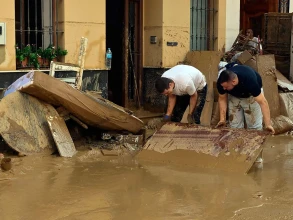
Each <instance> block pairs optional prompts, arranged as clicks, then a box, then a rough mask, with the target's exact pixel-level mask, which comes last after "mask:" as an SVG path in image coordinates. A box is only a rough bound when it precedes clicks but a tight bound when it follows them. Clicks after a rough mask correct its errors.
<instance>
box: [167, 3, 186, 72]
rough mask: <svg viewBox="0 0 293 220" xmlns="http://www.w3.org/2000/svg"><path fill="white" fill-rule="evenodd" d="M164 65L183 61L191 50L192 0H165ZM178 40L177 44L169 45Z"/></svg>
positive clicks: (168, 65)
mask: <svg viewBox="0 0 293 220" xmlns="http://www.w3.org/2000/svg"><path fill="white" fill-rule="evenodd" d="M162 24H163V66H164V67H172V66H175V65H176V64H178V62H179V61H183V60H184V58H185V56H186V54H187V52H188V51H189V50H190V0H180V1H178V0H164V1H163V23H162ZM167 42H177V43H178V45H177V46H167Z"/></svg>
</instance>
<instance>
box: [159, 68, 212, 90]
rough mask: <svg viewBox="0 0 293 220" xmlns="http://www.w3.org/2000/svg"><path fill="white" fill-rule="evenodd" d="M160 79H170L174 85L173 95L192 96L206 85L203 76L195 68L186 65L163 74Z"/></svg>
mask: <svg viewBox="0 0 293 220" xmlns="http://www.w3.org/2000/svg"><path fill="white" fill-rule="evenodd" d="M162 77H165V78H168V79H171V80H173V81H174V83H175V87H174V89H173V94H174V95H179V96H181V95H187V94H188V95H193V94H194V93H195V92H196V91H198V90H201V89H203V87H205V85H206V80H205V77H204V75H203V74H202V73H201V72H200V71H199V70H198V69H196V68H195V67H193V66H188V65H177V66H174V67H173V68H171V69H169V70H167V71H166V72H164V74H163V75H162Z"/></svg>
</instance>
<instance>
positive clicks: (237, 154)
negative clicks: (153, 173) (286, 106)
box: [136, 123, 267, 173]
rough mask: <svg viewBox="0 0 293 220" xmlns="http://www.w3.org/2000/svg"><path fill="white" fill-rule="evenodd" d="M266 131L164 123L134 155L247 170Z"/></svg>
mask: <svg viewBox="0 0 293 220" xmlns="http://www.w3.org/2000/svg"><path fill="white" fill-rule="evenodd" d="M266 136H267V133H265V132H263V131H255V130H245V129H231V128H230V129H229V128H224V129H211V128H206V127H202V126H197V125H185V124H180V123H167V124H165V125H164V126H163V127H162V128H161V129H160V130H159V131H157V132H156V133H155V134H154V135H153V136H152V137H151V138H150V139H149V140H148V141H147V142H146V144H145V145H144V148H143V150H142V151H141V152H140V153H139V154H138V155H137V157H136V158H137V159H138V160H140V163H141V160H146V161H153V162H159V163H167V164H179V165H183V166H196V167H204V168H211V169H220V170H225V171H231V172H238V173H247V172H248V171H249V169H250V168H251V166H252V165H253V163H254V162H255V160H256V158H257V157H258V156H259V154H260V153H261V151H262V149H263V146H262V144H263V142H264V141H265V138H266Z"/></svg>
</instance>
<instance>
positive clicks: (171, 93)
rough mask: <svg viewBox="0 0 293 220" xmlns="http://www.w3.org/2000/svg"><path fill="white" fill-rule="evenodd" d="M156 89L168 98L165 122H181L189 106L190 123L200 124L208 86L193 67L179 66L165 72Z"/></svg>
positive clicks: (188, 118)
mask: <svg viewBox="0 0 293 220" xmlns="http://www.w3.org/2000/svg"><path fill="white" fill-rule="evenodd" d="M155 87H156V89H157V91H158V92H159V93H161V94H164V95H166V96H168V106H167V111H166V114H165V116H164V118H163V120H164V121H174V122H180V121H181V119H182V117H183V114H184V112H185V110H186V108H187V106H188V105H189V114H188V116H187V121H188V123H190V124H191V123H196V124H200V116H201V112H202V109H203V107H204V104H205V99H206V94H207V84H206V80H205V77H204V75H203V74H202V73H201V72H200V71H199V70H198V69H196V68H194V67H193V66H188V65H177V66H174V67H173V68H171V69H169V70H167V71H166V72H164V74H163V75H162V77H161V78H159V79H158V80H157V81H156V84H155Z"/></svg>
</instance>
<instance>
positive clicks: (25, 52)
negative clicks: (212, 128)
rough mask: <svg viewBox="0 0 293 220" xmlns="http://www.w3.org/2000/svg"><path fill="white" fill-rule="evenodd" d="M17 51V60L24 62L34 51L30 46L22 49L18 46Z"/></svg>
mask: <svg viewBox="0 0 293 220" xmlns="http://www.w3.org/2000/svg"><path fill="white" fill-rule="evenodd" d="M15 51H16V59H17V60H19V61H20V62H22V61H24V60H25V58H27V57H28V56H29V55H30V53H31V51H32V49H31V46H30V45H29V44H28V45H26V46H25V47H22V48H19V47H18V45H16V46H15Z"/></svg>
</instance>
